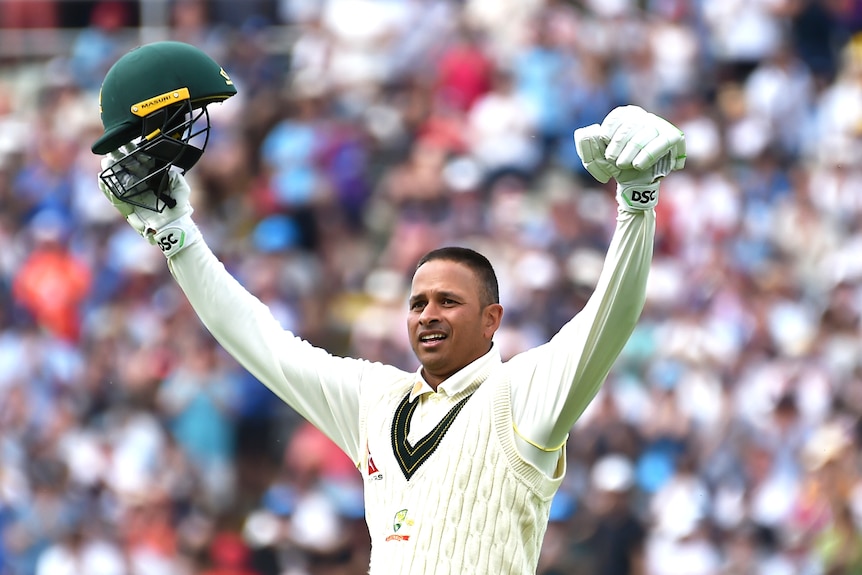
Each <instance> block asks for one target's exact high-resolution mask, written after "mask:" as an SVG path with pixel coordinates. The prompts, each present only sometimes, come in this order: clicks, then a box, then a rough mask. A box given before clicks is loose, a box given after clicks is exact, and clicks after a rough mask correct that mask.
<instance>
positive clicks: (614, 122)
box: [602, 105, 649, 139]
mask: <svg viewBox="0 0 862 575" xmlns="http://www.w3.org/2000/svg"><path fill="white" fill-rule="evenodd" d="M648 113H649V112H647V111H646V110H644V109H643V108H641V107H640V106H634V105H629V106H617V107H616V108H614V109H613V110H611V111H610V113H608V115H607V116H605V119H604V120H602V130H603V132H604V135H605V137H606V138H607V139H610V138H611V136H612V135H613V133H614V132H616V131H617V129H618V128H619V127H620V125H621V124H623V123H642V122H640V118H641V117H642V116H646V115H647V114H648Z"/></svg>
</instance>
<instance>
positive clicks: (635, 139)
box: [614, 125, 659, 170]
mask: <svg viewBox="0 0 862 575" xmlns="http://www.w3.org/2000/svg"><path fill="white" fill-rule="evenodd" d="M658 136H659V134H658V131H657V130H656V129H655V128H654V127H653V126H650V125H646V126H644V125H641V126H636V127H635V128H634V129H633V131H632V133H631V134H630V135H629V137H628V140H627V141H626V142H625V145H624V146H623V147H622V148H621V149H620V151H619V153H618V154H617V156H616V160H615V162H614V163H615V164H616V166H617V167H618V168H620V169H623V170H625V169H629V168H632V167H633V165H632V162H633V161H634V159H635V158H636V157H638V155H639V154H640V153H641V151H642V150H643V149H644V147H645V146H646V145H647V144H648V143H649V142H651V141H652V140H654V139H655V138H656V137H658Z"/></svg>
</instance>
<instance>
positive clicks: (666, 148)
mask: <svg viewBox="0 0 862 575" xmlns="http://www.w3.org/2000/svg"><path fill="white" fill-rule="evenodd" d="M681 139H682V132H680V131H679V130H672V131H667V130H661V131H658V132H657V133H656V135H655V137H653V138H652V139H650V140H648V141H647V142H645V143H644V145H643V148H641V149H640V151H638V153H637V154H636V155H635V157H634V158H633V159H632V165H633V166H634V167H635V168H637V169H639V170H642V169H645V168H648V167H650V166H651V165H653V164H654V163H656V162H657V161H658V160H659V158H662V157H664V156H665V155H667V154H668V153H669V152H671V151H672V150H675V148H676V147H677V144H679V142H680V140H681ZM674 155H675V156H676V155H677V154H676V153H674ZM674 159H675V158H674Z"/></svg>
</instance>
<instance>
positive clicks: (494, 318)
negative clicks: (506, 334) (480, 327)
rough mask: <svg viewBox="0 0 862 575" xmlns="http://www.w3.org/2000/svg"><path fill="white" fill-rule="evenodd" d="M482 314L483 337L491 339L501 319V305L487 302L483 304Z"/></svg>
mask: <svg viewBox="0 0 862 575" xmlns="http://www.w3.org/2000/svg"><path fill="white" fill-rule="evenodd" d="M482 314H483V317H484V322H485V329H484V331H483V333H484V335H485V337H487V338H488V339H491V338H492V337H494V333H496V331H497V329H499V327H500V323H501V322H502V321H503V306H501V305H500V304H498V303H492V304H489V305H487V306H485V310H484V311H483V312H482Z"/></svg>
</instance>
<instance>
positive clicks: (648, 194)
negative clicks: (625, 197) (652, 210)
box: [632, 190, 656, 204]
mask: <svg viewBox="0 0 862 575" xmlns="http://www.w3.org/2000/svg"><path fill="white" fill-rule="evenodd" d="M655 194H656V190H644V191H642V192H639V191H637V190H635V191H633V192H632V201H633V202H636V203H638V204H648V203H650V202H653V201H655Z"/></svg>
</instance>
